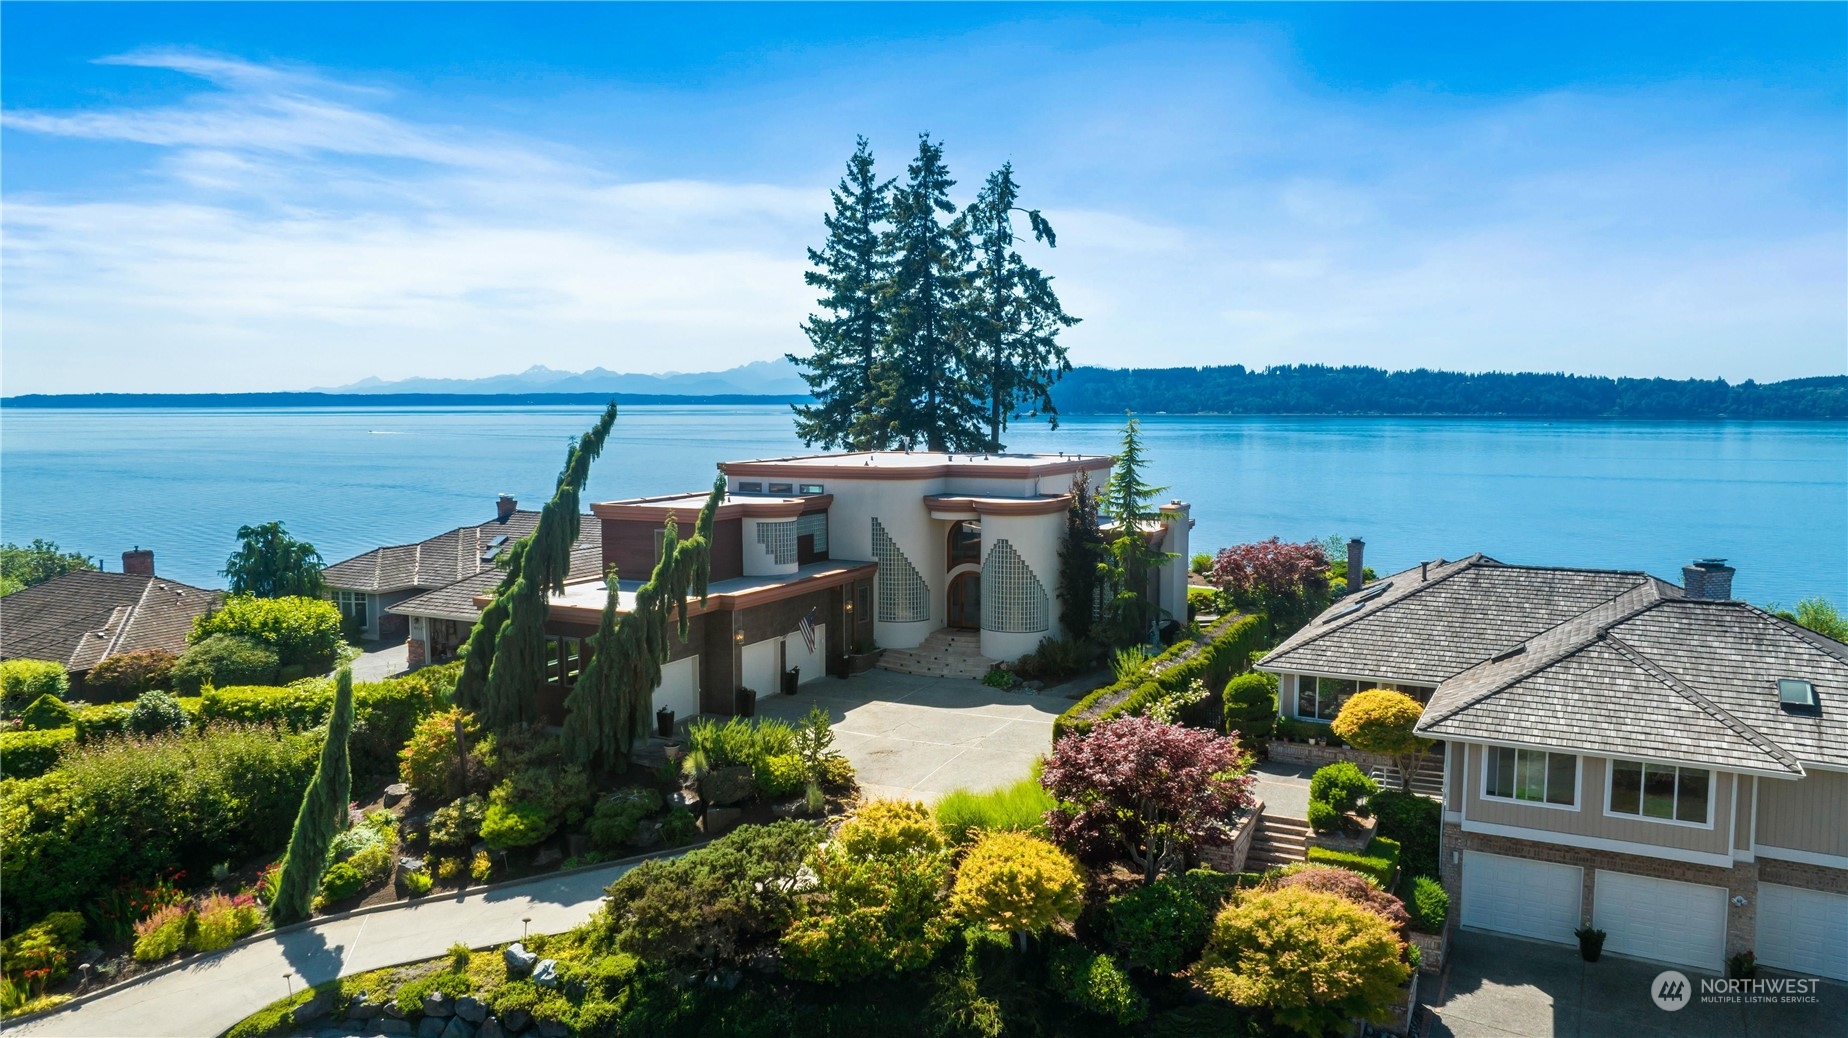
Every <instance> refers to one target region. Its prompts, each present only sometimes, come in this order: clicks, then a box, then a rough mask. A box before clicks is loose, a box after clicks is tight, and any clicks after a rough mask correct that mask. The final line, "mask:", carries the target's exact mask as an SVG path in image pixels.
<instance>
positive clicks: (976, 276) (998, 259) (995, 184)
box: [961, 162, 1078, 451]
mask: <svg viewBox="0 0 1848 1038" xmlns="http://www.w3.org/2000/svg"><path fill="white" fill-rule="evenodd" d="M1019 198H1020V187H1019V185H1017V184H1015V183H1014V164H1013V163H1011V162H1009V163H1005V164H1003V165H1002V167H1001V168H1000V169H998V170H996V171H995V172H993V173H991V174H989V176H988V182H987V183H986V184H985V185H983V187H982V191H981V194H979V195H977V196H976V200H975V203H974V204H973V205H971V206H969V208H967V209H965V210H964V211H963V214H962V217H961V223H962V225H963V227H964V228H965V229H966V233H967V234H968V235H969V237H970V239H971V241H972V244H973V250H974V259H975V263H974V266H973V268H972V269H971V271H970V274H969V283H968V294H967V298H966V308H967V309H966V313H965V314H964V327H965V328H966V329H967V332H968V336H969V341H970V349H969V352H968V364H969V367H970V372H971V376H972V379H971V381H972V387H971V388H972V389H975V390H977V391H979V392H980V393H981V394H982V395H983V397H984V398H985V402H986V404H987V408H986V410H987V414H986V415H984V416H983V417H984V419H985V423H986V425H987V433H988V435H987V438H986V441H985V442H984V443H983V444H982V447H981V449H983V450H989V451H998V450H1001V449H1002V447H1003V444H1002V443H1001V433H1002V432H1003V431H1004V430H1006V429H1007V423H1008V421H1009V419H1011V418H1013V417H1014V416H1015V415H1017V414H1019V413H1020V412H1021V411H1022V409H1032V410H1033V411H1035V412H1037V413H1041V414H1045V415H1046V416H1047V417H1048V418H1049V419H1050V420H1051V423H1052V426H1053V428H1055V429H1056V428H1058V425H1059V418H1058V409H1057V408H1056V407H1055V406H1054V405H1053V402H1052V385H1053V383H1055V382H1057V381H1058V380H1059V378H1060V377H1061V376H1063V375H1064V374H1065V373H1066V372H1068V371H1070V370H1071V369H1072V365H1071V362H1070V361H1069V360H1067V359H1066V357H1065V347H1063V346H1061V345H1059V332H1060V331H1061V330H1063V329H1065V328H1070V327H1071V326H1072V325H1074V324H1077V323H1078V319H1077V318H1075V317H1072V316H1070V315H1068V314H1066V312H1065V309H1064V307H1062V306H1060V305H1059V297H1058V295H1057V294H1055V293H1054V292H1053V290H1052V279H1051V278H1048V277H1047V276H1046V275H1044V274H1042V273H1041V272H1040V271H1039V270H1038V269H1037V268H1035V267H1032V266H1030V265H1028V263H1027V262H1026V261H1025V260H1023V259H1021V257H1020V253H1019V252H1018V251H1016V249H1015V245H1016V243H1017V241H1018V239H1017V238H1016V237H1015V236H1014V219H1013V214H1015V213H1017V212H1018V213H1024V214H1026V217H1027V222H1028V224H1029V225H1030V226H1031V227H1032V229H1033V237H1034V239H1035V240H1038V241H1043V242H1045V243H1046V245H1047V246H1048V247H1049V248H1050V247H1056V246H1057V245H1058V237H1057V236H1056V235H1055V234H1054V233H1053V230H1052V225H1051V224H1049V223H1047V222H1046V218H1045V217H1044V216H1041V215H1040V211H1039V210H1037V209H1022V208H1020V207H1019V206H1018V205H1017V204H1016V203H1017V202H1018V201H1019Z"/></svg>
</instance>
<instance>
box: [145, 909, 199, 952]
mask: <svg viewBox="0 0 1848 1038" xmlns="http://www.w3.org/2000/svg"><path fill="white" fill-rule="evenodd" d="M192 926H193V910H192V908H191V906H189V905H168V906H166V907H165V908H157V909H155V910H154V912H153V914H151V915H149V916H148V917H147V918H146V919H143V920H141V921H140V922H138V923H136V924H135V961H136V962H156V961H158V960H160V959H164V958H166V957H167V956H169V955H174V954H177V953H178V952H179V950H180V949H181V948H184V947H186V939H187V937H188V936H190V933H191V930H192Z"/></svg>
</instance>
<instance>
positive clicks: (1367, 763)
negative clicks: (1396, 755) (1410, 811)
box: [1270, 739, 1392, 771]
mask: <svg viewBox="0 0 1848 1038" xmlns="http://www.w3.org/2000/svg"><path fill="white" fill-rule="evenodd" d="M1270 759H1271V760H1273V761H1279V762H1281V763H1284V764H1311V765H1314V766H1315V767H1318V768H1319V767H1321V766H1323V765H1324V764H1333V763H1334V762H1336V761H1338V760H1351V761H1353V762H1354V763H1355V764H1358V765H1360V770H1362V771H1368V770H1370V769H1372V768H1376V767H1381V766H1384V765H1387V764H1390V763H1392V761H1391V760H1390V759H1389V758H1386V757H1382V756H1380V755H1379V754H1377V753H1362V752H1361V751H1359V750H1356V749H1354V748H1353V747H1351V746H1311V745H1309V744H1308V743H1306V742H1283V741H1281V740H1276V739H1273V740H1271V744H1270Z"/></svg>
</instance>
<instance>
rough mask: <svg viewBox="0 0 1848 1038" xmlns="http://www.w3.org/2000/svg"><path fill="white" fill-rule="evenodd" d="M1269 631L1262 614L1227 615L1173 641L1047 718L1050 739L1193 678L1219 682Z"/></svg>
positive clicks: (1129, 710)
mask: <svg viewBox="0 0 1848 1038" xmlns="http://www.w3.org/2000/svg"><path fill="white" fill-rule="evenodd" d="M1269 630H1270V624H1269V622H1268V621H1267V620H1266V619H1265V618H1264V616H1263V615H1262V614H1259V615H1256V616H1229V617H1227V618H1225V619H1224V620H1221V621H1220V622H1219V623H1218V624H1217V625H1216V626H1215V627H1214V628H1213V629H1212V630H1211V631H1209V632H1208V640H1206V641H1205V642H1199V641H1181V642H1176V643H1175V644H1174V645H1172V646H1170V647H1169V648H1168V650H1167V651H1166V652H1164V653H1162V654H1161V655H1159V656H1157V657H1155V658H1154V659H1153V660H1150V661H1149V663H1148V665H1147V666H1146V667H1144V668H1142V670H1140V671H1139V672H1137V673H1136V674H1134V675H1131V676H1130V677H1129V678H1128V679H1126V680H1124V681H1119V682H1117V683H1115V684H1112V685H1106V686H1104V687H1103V688H1100V689H1098V690H1097V691H1095V692H1092V693H1091V694H1090V695H1088V696H1085V697H1084V698H1083V699H1080V700H1079V701H1078V702H1076V703H1074V704H1072V707H1071V709H1069V710H1067V711H1065V712H1064V713H1063V714H1060V715H1059V719H1058V720H1056V721H1054V722H1053V724H1052V738H1053V741H1055V742H1056V741H1058V739H1059V738H1060V737H1061V736H1063V735H1064V734H1065V733H1067V732H1080V733H1082V732H1088V731H1090V730H1091V729H1092V728H1093V727H1094V726H1096V725H1097V723H1098V722H1100V721H1107V720H1109V719H1110V718H1112V717H1117V716H1119V715H1122V714H1139V713H1141V712H1142V711H1143V710H1146V709H1147V708H1148V707H1149V705H1150V704H1152V703H1154V702H1155V701H1156V700H1157V699H1160V698H1161V697H1162V696H1164V695H1167V694H1168V693H1171V692H1180V691H1184V690H1185V689H1186V688H1187V686H1188V685H1189V684H1190V683H1192V682H1193V681H1194V680H1195V679H1199V680H1200V681H1202V682H1203V683H1205V685H1206V687H1207V688H1209V689H1216V688H1220V687H1222V686H1224V685H1225V683H1226V682H1227V681H1228V680H1230V679H1231V678H1232V677H1233V675H1235V674H1241V673H1244V672H1245V671H1246V670H1248V669H1249V668H1250V666H1251V652H1252V650H1253V649H1256V648H1258V647H1259V645H1261V644H1262V643H1263V642H1264V640H1265V639H1266V638H1267V637H1268V635H1269Z"/></svg>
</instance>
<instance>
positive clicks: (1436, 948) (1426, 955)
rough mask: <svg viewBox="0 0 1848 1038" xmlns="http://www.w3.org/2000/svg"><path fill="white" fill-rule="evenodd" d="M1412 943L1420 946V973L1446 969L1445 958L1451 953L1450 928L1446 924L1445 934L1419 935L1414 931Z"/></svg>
mask: <svg viewBox="0 0 1848 1038" xmlns="http://www.w3.org/2000/svg"><path fill="white" fill-rule="evenodd" d="M1412 943H1413V944H1415V945H1417V946H1418V954H1419V956H1420V958H1419V960H1418V969H1419V971H1420V972H1422V973H1436V972H1438V971H1439V970H1441V969H1443V968H1444V956H1445V955H1447V954H1449V952H1450V926H1449V924H1448V923H1446V924H1445V925H1444V932H1443V933H1419V932H1418V931H1416V930H1413V931H1412Z"/></svg>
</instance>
